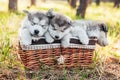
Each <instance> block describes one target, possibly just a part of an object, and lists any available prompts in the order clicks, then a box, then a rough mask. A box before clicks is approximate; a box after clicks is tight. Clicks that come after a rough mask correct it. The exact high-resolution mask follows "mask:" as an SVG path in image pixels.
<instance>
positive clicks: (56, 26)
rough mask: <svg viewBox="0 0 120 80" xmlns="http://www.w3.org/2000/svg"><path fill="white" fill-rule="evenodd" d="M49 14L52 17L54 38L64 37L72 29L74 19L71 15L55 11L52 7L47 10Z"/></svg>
mask: <svg viewBox="0 0 120 80" xmlns="http://www.w3.org/2000/svg"><path fill="white" fill-rule="evenodd" d="M47 15H48V17H49V18H50V25H51V27H50V28H49V30H50V34H51V36H52V37H53V38H54V39H62V38H63V37H64V36H65V35H66V34H68V33H69V32H70V31H71V24H72V21H71V19H70V18H69V17H67V16H64V15H62V14H59V13H55V12H53V10H51V9H50V10H49V11H48V12H47ZM51 31H52V32H51Z"/></svg>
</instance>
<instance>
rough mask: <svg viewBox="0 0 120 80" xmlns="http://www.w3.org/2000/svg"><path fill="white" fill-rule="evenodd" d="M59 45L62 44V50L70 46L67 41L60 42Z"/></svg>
mask: <svg viewBox="0 0 120 80" xmlns="http://www.w3.org/2000/svg"><path fill="white" fill-rule="evenodd" d="M61 44H62V47H64V48H67V47H69V45H70V43H69V42H68V41H62V42H61Z"/></svg>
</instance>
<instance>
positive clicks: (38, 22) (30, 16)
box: [19, 10, 49, 45]
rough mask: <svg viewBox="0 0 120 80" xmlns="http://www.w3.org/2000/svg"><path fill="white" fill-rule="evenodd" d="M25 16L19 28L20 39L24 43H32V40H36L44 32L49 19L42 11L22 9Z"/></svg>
mask: <svg viewBox="0 0 120 80" xmlns="http://www.w3.org/2000/svg"><path fill="white" fill-rule="evenodd" d="M24 12H25V13H26V14H27V16H26V17H25V18H24V20H23V21H22V24H21V27H20V29H19V37H20V41H21V42H22V44H24V45H30V44H32V40H38V39H40V38H41V37H42V36H44V34H45V33H46V31H47V29H48V23H49V19H48V17H47V16H46V13H44V12H41V11H39V12H29V11H26V10H24Z"/></svg>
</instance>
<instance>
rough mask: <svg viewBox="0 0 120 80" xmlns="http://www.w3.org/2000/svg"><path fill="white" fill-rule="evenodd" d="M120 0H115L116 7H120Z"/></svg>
mask: <svg viewBox="0 0 120 80" xmlns="http://www.w3.org/2000/svg"><path fill="white" fill-rule="evenodd" d="M119 4H120V1H119V0H114V7H117V8H119Z"/></svg>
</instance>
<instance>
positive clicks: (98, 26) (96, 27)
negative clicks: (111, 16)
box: [88, 21, 108, 46]
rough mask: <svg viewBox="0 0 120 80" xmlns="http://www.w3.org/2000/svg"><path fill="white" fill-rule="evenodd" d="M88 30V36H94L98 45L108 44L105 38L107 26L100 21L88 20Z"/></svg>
mask: <svg viewBox="0 0 120 80" xmlns="http://www.w3.org/2000/svg"><path fill="white" fill-rule="evenodd" d="M88 28H89V30H88V36H89V37H96V38H97V40H98V41H97V43H98V44H99V45H100V46H107V45H108V39H107V32H108V27H107V26H106V25H105V24H104V23H102V22H96V21H95V22H90V23H89V27H88Z"/></svg>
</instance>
